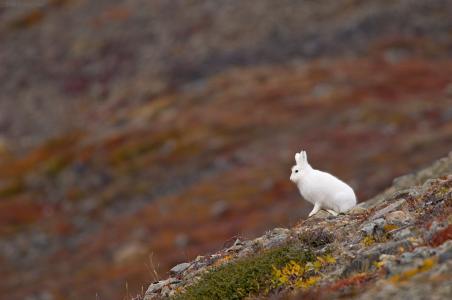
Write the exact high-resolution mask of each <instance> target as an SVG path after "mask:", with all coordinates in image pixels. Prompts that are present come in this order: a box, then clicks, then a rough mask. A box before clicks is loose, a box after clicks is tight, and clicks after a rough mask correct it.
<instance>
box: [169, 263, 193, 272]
mask: <svg viewBox="0 0 452 300" xmlns="http://www.w3.org/2000/svg"><path fill="white" fill-rule="evenodd" d="M190 265H191V264H190V263H188V262H185V263H181V264H178V265H176V266H174V267H173V268H172V269H171V270H170V274H173V275H176V274H179V273H182V272H183V271H185V270H187V269H188V267H190Z"/></svg>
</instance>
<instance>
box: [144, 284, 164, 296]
mask: <svg viewBox="0 0 452 300" xmlns="http://www.w3.org/2000/svg"><path fill="white" fill-rule="evenodd" d="M165 284H166V281H165V280H162V281H158V282H154V283H151V284H150V285H149V287H148V289H147V290H146V295H149V294H153V293H155V292H157V291H159V290H160V289H161V288H162V287H163V286H164V285H165Z"/></svg>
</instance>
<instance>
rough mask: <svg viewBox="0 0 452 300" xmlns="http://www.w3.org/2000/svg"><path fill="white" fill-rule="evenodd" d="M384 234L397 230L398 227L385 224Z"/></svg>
mask: <svg viewBox="0 0 452 300" xmlns="http://www.w3.org/2000/svg"><path fill="white" fill-rule="evenodd" d="M383 228H384V230H385V232H389V231H392V230H395V229H399V226H397V225H393V224H386V225H385V226H384V227H383Z"/></svg>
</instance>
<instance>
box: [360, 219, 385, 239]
mask: <svg viewBox="0 0 452 300" xmlns="http://www.w3.org/2000/svg"><path fill="white" fill-rule="evenodd" d="M384 225H385V220H384V219H383V218H380V219H377V220H374V221H372V222H370V223H367V224H365V225H363V226H362V227H361V231H362V232H364V233H365V234H366V235H373V234H374V233H375V231H376V230H377V228H380V229H383V227H384Z"/></svg>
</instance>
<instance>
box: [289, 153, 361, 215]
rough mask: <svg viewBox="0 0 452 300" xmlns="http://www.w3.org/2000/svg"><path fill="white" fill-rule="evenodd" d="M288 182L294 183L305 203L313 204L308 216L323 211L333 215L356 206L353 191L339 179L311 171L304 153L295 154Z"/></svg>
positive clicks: (324, 173) (317, 171)
mask: <svg viewBox="0 0 452 300" xmlns="http://www.w3.org/2000/svg"><path fill="white" fill-rule="evenodd" d="M295 161H296V165H295V166H293V167H292V174H291V175H290V180H291V181H292V182H294V183H295V184H296V185H297V186H298V189H299V190H300V193H301V195H302V196H303V198H304V199H306V201H308V202H311V203H312V204H314V208H313V209H312V211H311V213H310V214H309V216H312V215H314V214H316V213H317V212H318V211H319V210H320V209H325V210H326V211H328V212H329V213H331V214H333V215H337V214H338V213H342V212H346V211H348V210H350V209H351V208H352V207H354V206H355V205H356V196H355V193H354V192H353V189H352V188H351V187H350V186H349V185H348V184H346V183H345V182H343V181H342V180H340V179H339V178H337V177H335V176H333V175H331V174H329V173H326V172H322V171H319V170H315V169H313V168H312V167H311V166H310V165H309V163H308V158H307V155H306V152H305V151H301V152H300V153H296V154H295Z"/></svg>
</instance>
